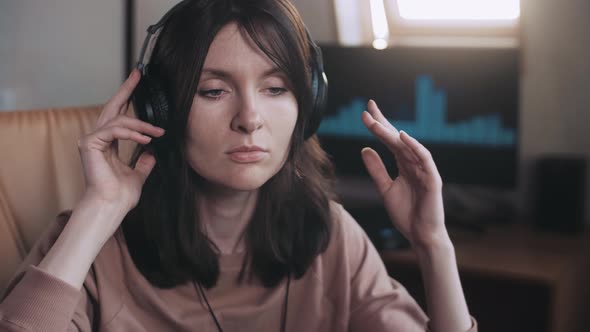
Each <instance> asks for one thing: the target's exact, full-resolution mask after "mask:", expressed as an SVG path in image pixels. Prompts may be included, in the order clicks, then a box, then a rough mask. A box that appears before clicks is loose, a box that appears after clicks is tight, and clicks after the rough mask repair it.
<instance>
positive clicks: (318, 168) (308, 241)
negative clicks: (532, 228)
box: [122, 0, 335, 288]
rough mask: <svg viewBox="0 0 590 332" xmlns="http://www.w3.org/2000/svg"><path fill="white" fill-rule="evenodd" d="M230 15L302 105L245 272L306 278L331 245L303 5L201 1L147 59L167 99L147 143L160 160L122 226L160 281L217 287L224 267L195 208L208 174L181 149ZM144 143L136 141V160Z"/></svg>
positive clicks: (260, 212)
mask: <svg viewBox="0 0 590 332" xmlns="http://www.w3.org/2000/svg"><path fill="white" fill-rule="evenodd" d="M229 22H236V23H237V24H238V26H239V27H240V29H241V31H242V32H245V33H247V34H248V35H249V36H250V37H251V38H252V39H253V40H254V42H255V43H256V45H257V46H258V47H259V48H260V49H261V50H262V51H263V52H264V53H265V54H266V55H267V56H268V57H269V59H271V60H272V61H273V62H274V63H275V64H276V65H277V66H278V67H279V68H280V69H281V70H282V71H284V72H285V73H286V75H287V77H288V78H289V79H290V83H291V86H292V87H293V90H294V91H293V92H294V95H295V97H296V99H297V103H298V108H299V110H298V111H299V113H298V118H297V122H296V125H295V130H294V133H293V137H292V139H291V146H290V151H289V155H288V158H287V161H286V162H285V165H284V166H283V167H282V169H281V170H279V172H278V173H277V174H276V175H275V176H273V177H272V178H271V179H269V180H268V181H267V182H266V183H265V184H264V185H263V186H262V187H261V188H260V193H259V196H258V201H257V205H256V207H255V211H254V215H253V217H252V220H251V221H250V223H249V224H248V226H247V229H246V234H245V241H246V248H247V249H246V250H247V256H246V257H247V258H246V260H245V262H244V265H243V269H242V272H244V271H245V270H246V266H249V268H250V269H249V276H250V277H251V276H253V275H254V276H256V277H258V278H259V279H260V280H261V281H262V283H263V284H264V285H265V286H266V287H274V286H276V285H277V284H278V283H279V282H280V281H281V280H282V279H283V278H284V277H286V276H287V275H288V274H289V275H293V276H294V277H295V278H300V277H301V276H303V274H305V272H306V271H307V269H308V268H309V266H310V265H311V263H312V262H313V260H314V259H315V258H316V257H317V256H318V255H319V254H320V253H322V252H323V251H324V250H325V249H326V247H327V246H328V243H329V239H330V233H331V216H330V207H329V203H330V200H333V199H335V194H334V190H333V180H334V171H333V166H332V163H331V162H330V160H329V159H328V157H327V155H326V153H325V152H324V151H323V150H322V148H321V147H320V145H319V142H318V140H317V137H315V135H314V136H312V137H311V138H309V139H307V140H304V136H303V135H304V129H305V123H306V120H307V119H308V118H309V116H310V112H311V105H312V87H311V73H310V65H311V64H312V61H313V59H312V57H311V56H310V46H309V45H310V44H309V41H308V37H307V34H306V32H305V26H304V25H303V22H302V20H301V18H300V16H299V14H298V12H297V10H296V9H295V7H293V5H292V4H291V3H289V2H288V1H287V0H249V1H245V0H215V1H207V0H195V1H192V2H190V3H189V4H188V5H187V6H186V7H185V8H184V9H183V10H181V11H178V12H176V13H175V14H174V15H173V16H171V17H170V20H169V21H168V23H167V24H166V26H165V27H164V28H163V30H162V32H161V34H160V36H159V37H158V41H157V43H156V45H155V48H154V52H153V55H152V57H151V60H150V72H151V73H154V74H155V75H157V77H158V79H159V80H160V81H161V83H162V85H163V86H164V88H165V93H166V95H167V96H168V99H169V114H168V120H167V123H166V124H165V129H166V135H164V136H163V137H162V138H159V139H154V141H153V143H151V144H150V145H149V146H148V147H147V148H149V149H151V151H153V154H154V156H155V157H156V161H157V162H156V166H155V167H154V169H153V171H152V173H151V174H150V176H149V177H148V179H147V180H146V183H145V184H144V187H143V189H142V195H141V198H140V200H139V202H138V204H137V206H136V207H135V208H134V209H132V210H131V211H130V213H129V214H128V216H127V217H126V219H125V221H124V222H123V226H122V227H123V231H124V234H125V238H126V241H127V245H128V248H129V252H130V254H131V256H132V258H133V260H134V262H135V264H136V265H137V267H138V269H139V270H140V271H141V272H142V274H143V275H144V276H145V277H146V279H148V280H149V281H150V282H151V283H152V284H154V285H156V286H158V287H162V288H167V287H174V286H175V285H178V284H180V283H184V282H186V281H190V280H194V281H198V282H200V283H201V284H202V285H204V286H205V287H213V286H214V285H215V283H216V281H217V278H218V275H219V263H218V251H217V250H216V248H215V246H214V245H213V243H212V242H211V241H210V240H209V239H208V238H207V236H206V235H205V234H204V232H203V227H202V225H201V223H200V221H199V220H198V214H197V213H196V209H195V195H196V193H197V190H198V187H199V185H200V183H203V181H204V179H203V178H202V177H201V176H200V175H199V174H197V173H196V172H194V170H193V169H192V168H191V167H190V165H189V164H188V162H187V160H186V156H185V152H184V151H185V144H186V142H185V137H186V130H187V121H188V114H189V111H190V108H191V104H192V100H193V96H194V94H195V92H196V89H197V84H198V82H199V77H200V75H201V69H202V66H203V63H204V61H205V57H206V55H207V51H208V48H209V46H210V44H211V42H212V41H213V38H214V37H215V35H216V34H217V32H218V31H219V30H220V29H221V28H222V27H223V26H224V25H226V24H227V23H229ZM145 149H146V147H144V146H138V147H137V148H136V150H135V151H134V154H133V158H132V160H131V163H130V164H131V165H134V164H135V162H136V161H137V158H138V156H139V155H140V154H141V153H142V152H143V151H144V150H145ZM241 275H242V276H243V274H241Z"/></svg>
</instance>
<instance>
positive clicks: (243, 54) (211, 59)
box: [204, 22, 276, 70]
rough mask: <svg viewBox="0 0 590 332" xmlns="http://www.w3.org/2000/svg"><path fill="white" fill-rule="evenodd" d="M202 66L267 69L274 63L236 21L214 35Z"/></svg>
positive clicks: (229, 68)
mask: <svg viewBox="0 0 590 332" xmlns="http://www.w3.org/2000/svg"><path fill="white" fill-rule="evenodd" d="M204 67H205V68H207V67H215V68H220V67H223V68H224V69H225V70H231V69H247V68H251V69H254V68H256V69H258V70H268V69H270V68H273V67H276V65H275V64H274V63H273V62H272V61H271V60H270V59H269V58H268V56H267V55H266V54H264V52H262V50H260V48H258V46H257V45H256V43H255V42H254V41H253V40H252V38H251V37H250V36H249V35H248V34H247V33H246V32H245V31H244V30H243V29H241V28H240V27H239V26H238V24H237V23H235V22H230V23H228V24H226V25H225V26H223V27H222V28H221V29H220V30H219V32H218V33H217V35H215V38H214V39H213V42H212V43H211V45H210V47H209V51H208V52H207V56H206V57H205V64H204Z"/></svg>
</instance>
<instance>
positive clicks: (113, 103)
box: [97, 69, 141, 127]
mask: <svg viewBox="0 0 590 332" xmlns="http://www.w3.org/2000/svg"><path fill="white" fill-rule="evenodd" d="M140 78H141V75H140V73H139V71H138V70H137V69H133V70H132V71H131V73H130V74H129V77H127V79H126V80H125V82H123V84H122V85H121V87H119V90H117V92H116V94H115V95H114V96H113V97H112V98H111V99H110V100H109V101H108V102H107V103H106V104H105V106H104V109H103V111H102V113H101V114H100V116H99V117H98V121H97V127H100V126H102V125H103V124H104V123H106V122H107V121H109V120H110V119H112V118H114V117H116V116H117V115H119V114H120V113H121V109H122V108H124V106H127V105H128V101H129V97H130V96H131V94H132V93H133V89H135V87H136V86H137V83H138V82H139V79H140Z"/></svg>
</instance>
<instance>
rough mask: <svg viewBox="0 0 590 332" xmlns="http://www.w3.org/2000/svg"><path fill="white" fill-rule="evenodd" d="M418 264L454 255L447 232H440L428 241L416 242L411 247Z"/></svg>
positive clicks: (453, 248)
mask: <svg viewBox="0 0 590 332" xmlns="http://www.w3.org/2000/svg"><path fill="white" fill-rule="evenodd" d="M413 249H414V251H415V252H416V256H417V257H418V259H419V261H420V262H428V261H432V260H433V259H434V258H435V257H441V255H442V256H448V255H454V254H455V247H454V246H453V243H452V242H451V238H450V237H449V235H448V233H447V232H441V233H439V234H437V235H435V236H431V237H429V239H428V240H421V241H416V243H414V245H413Z"/></svg>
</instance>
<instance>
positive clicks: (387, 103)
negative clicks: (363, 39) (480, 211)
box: [318, 44, 519, 189]
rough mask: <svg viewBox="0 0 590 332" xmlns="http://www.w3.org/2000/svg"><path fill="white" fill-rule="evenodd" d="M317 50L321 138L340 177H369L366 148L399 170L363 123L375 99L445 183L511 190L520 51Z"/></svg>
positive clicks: (514, 172)
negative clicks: (428, 156) (324, 83)
mask: <svg viewBox="0 0 590 332" xmlns="http://www.w3.org/2000/svg"><path fill="white" fill-rule="evenodd" d="M320 47H321V49H322V52H323V58H324V66H325V72H326V75H327V77H328V81H329V89H328V102H327V110H326V113H325V115H324V118H323V120H322V123H321V125H320V128H319V130H318V136H319V138H320V142H321V144H322V146H323V147H324V149H325V150H326V151H327V152H328V153H329V154H330V155H331V157H332V159H333V161H334V162H335V165H336V170H337V173H338V174H339V175H342V176H368V174H367V171H366V169H365V167H364V164H363V162H362V159H361V157H360V151H361V149H362V148H363V147H365V146H370V147H372V148H374V149H375V150H377V152H379V154H380V155H381V157H382V158H383V159H384V162H385V164H386V166H387V167H388V169H389V170H390V173H392V176H394V175H395V174H396V173H397V169H396V167H395V161H394V158H393V155H392V154H391V152H389V151H388V150H387V149H386V147H385V146H384V145H383V144H382V143H380V142H379V141H377V140H376V139H375V138H374V137H373V135H372V134H371V133H370V132H369V131H368V130H367V129H366V128H365V127H364V125H363V123H362V121H361V113H362V111H363V110H365V109H366V106H367V101H368V100H369V99H374V100H375V101H376V102H377V104H378V105H379V107H380V109H381V110H382V112H383V113H384V115H385V116H386V117H387V118H388V119H389V120H390V122H391V123H392V124H393V125H394V126H396V127H397V128H398V129H400V130H401V129H403V130H405V131H406V132H408V133H409V134H410V135H412V136H413V137H415V138H416V139H418V140H419V141H420V142H421V143H422V144H423V145H424V146H426V148H427V149H429V151H430V152H431V153H432V155H433V158H434V160H435V162H436V164H437V167H438V169H439V172H440V174H441V176H442V178H443V182H445V183H454V184H466V185H480V186H486V187H487V186H491V187H495V188H508V189H513V188H515V187H516V182H517V173H518V170H517V169H518V86H519V61H518V59H519V55H518V49H514V48H443V47H432V48H425V47H393V48H389V49H385V50H376V49H373V48H369V47H344V46H337V45H325V44H324V45H320Z"/></svg>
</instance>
